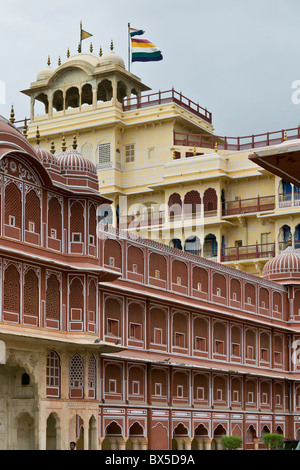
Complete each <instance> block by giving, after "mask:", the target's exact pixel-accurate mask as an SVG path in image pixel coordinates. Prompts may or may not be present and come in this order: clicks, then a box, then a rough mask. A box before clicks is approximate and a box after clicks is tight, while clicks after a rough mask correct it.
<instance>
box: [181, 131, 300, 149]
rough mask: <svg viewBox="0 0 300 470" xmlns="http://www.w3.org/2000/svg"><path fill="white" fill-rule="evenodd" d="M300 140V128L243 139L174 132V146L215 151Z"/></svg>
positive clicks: (243, 137)
mask: <svg viewBox="0 0 300 470" xmlns="http://www.w3.org/2000/svg"><path fill="white" fill-rule="evenodd" d="M294 139H300V127H299V126H298V127H293V128H291V129H286V130H280V131H274V132H266V133H265V134H256V135H247V136H242V137H224V136H220V135H209V134H184V133H181V132H174V145H181V146H188V147H202V148H210V149H214V148H215V144H216V143H217V144H218V149H220V150H236V151H239V150H249V149H254V148H259V147H268V146H270V145H276V144H281V143H282V142H284V141H285V140H294Z"/></svg>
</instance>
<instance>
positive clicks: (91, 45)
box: [90, 43, 93, 53]
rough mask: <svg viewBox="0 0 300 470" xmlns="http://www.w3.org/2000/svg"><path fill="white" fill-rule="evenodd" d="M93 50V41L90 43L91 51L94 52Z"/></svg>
mask: <svg viewBox="0 0 300 470" xmlns="http://www.w3.org/2000/svg"><path fill="white" fill-rule="evenodd" d="M92 52H93V44H92V43H91V44H90V53H92Z"/></svg>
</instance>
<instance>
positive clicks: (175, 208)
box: [168, 193, 182, 220]
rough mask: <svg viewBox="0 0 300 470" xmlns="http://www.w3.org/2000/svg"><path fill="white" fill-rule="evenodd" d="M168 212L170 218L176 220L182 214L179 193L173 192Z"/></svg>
mask: <svg viewBox="0 0 300 470" xmlns="http://www.w3.org/2000/svg"><path fill="white" fill-rule="evenodd" d="M168 214H169V220H174V219H176V218H179V217H181V214H182V200H181V196H180V194H178V193H173V194H171V196H170V197H169V200H168Z"/></svg>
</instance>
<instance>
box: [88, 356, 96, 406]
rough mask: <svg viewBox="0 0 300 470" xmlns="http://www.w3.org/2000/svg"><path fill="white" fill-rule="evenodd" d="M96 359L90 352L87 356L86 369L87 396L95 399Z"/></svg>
mask: <svg viewBox="0 0 300 470" xmlns="http://www.w3.org/2000/svg"><path fill="white" fill-rule="evenodd" d="M96 374H97V368H96V359H95V356H94V355H93V354H92V355H91V356H90V358H89V370H88V382H89V398H91V399H95V398H96V379H97V377H96Z"/></svg>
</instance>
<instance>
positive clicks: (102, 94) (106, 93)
mask: <svg viewBox="0 0 300 470" xmlns="http://www.w3.org/2000/svg"><path fill="white" fill-rule="evenodd" d="M111 99H112V84H111V82H110V81H109V80H102V82H100V83H99V84H98V87H97V102H98V101H110V100H111Z"/></svg>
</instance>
